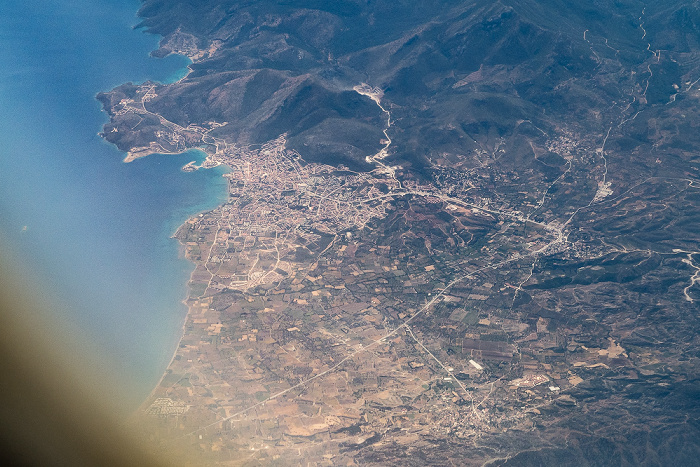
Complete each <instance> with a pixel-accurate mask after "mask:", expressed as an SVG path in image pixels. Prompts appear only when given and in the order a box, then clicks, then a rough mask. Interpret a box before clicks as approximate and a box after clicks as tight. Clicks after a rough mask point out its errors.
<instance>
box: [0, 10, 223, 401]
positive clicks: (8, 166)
mask: <svg viewBox="0 0 700 467" xmlns="http://www.w3.org/2000/svg"><path fill="white" fill-rule="evenodd" d="M139 6H140V2H139V1H138V0H124V1H116V0H113V1H108V0H91V1H87V0H74V1H70V2H66V1H61V0H53V1H49V0H33V1H31V2H27V1H24V0H3V2H2V7H0V61H1V63H2V65H1V66H0V125H2V128H1V129H0V246H2V247H3V248H9V249H10V250H12V254H13V256H14V257H15V258H19V259H20V260H21V261H22V263H23V264H24V265H25V266H26V267H27V268H28V269H29V270H30V271H32V273H34V274H35V275H36V276H37V277H38V279H39V280H40V281H41V283H42V284H43V288H44V291H45V293H46V294H47V295H49V296H50V297H51V299H52V302H55V303H56V304H57V305H56V309H55V310H54V313H55V314H56V315H57V317H58V318H59V319H60V320H61V322H62V323H65V324H66V325H68V326H70V327H71V328H74V329H76V330H78V331H79V334H83V335H84V336H85V339H86V342H87V341H90V342H92V343H95V344H96V345H97V346H98V347H99V351H100V352H103V353H104V354H105V355H109V356H110V359H111V360H110V364H111V365H115V366H117V367H119V372H120V374H124V375H128V376H127V379H128V380H129V382H128V386H129V388H130V389H128V390H129V391H130V395H129V397H128V400H129V403H130V404H132V405H133V407H131V408H132V409H133V408H135V407H136V406H137V405H138V404H139V403H140V402H141V401H142V400H143V399H144V398H145V397H146V396H147V394H148V393H149V392H150V391H151V389H152V388H153V387H154V386H155V384H156V383H157V381H158V379H159V378H160V376H161V375H162V373H163V371H164V369H165V368H166V366H167V364H168V362H169V360H170V358H171V356H172V353H173V351H174V349H175V347H176V346H177V342H178V340H179V337H180V333H181V327H182V323H183V320H184V317H185V314H186V311H187V310H186V308H185V306H184V305H183V304H182V300H183V299H184V298H185V294H186V283H187V280H188V277H189V274H190V272H191V270H192V268H193V266H192V264H191V263H189V262H187V261H186V260H185V259H183V258H182V257H181V254H180V249H179V245H178V243H177V241H176V240H174V239H172V238H171V235H172V234H173V233H174V232H175V230H176V228H177V226H178V225H180V224H181V223H182V222H184V221H185V220H186V219H187V218H188V217H189V216H191V215H194V214H196V213H197V212H201V211H204V210H208V209H212V208H214V207H216V206H217V205H218V204H220V203H222V202H223V201H224V200H225V197H226V183H225V179H224V178H223V177H222V176H221V175H222V170H219V169H214V170H199V171H196V172H192V173H186V172H182V171H181V170H180V168H181V167H182V166H183V165H184V164H186V163H187V162H189V161H191V160H201V158H202V155H203V154H202V153H201V152H198V151H194V152H192V153H189V154H185V155H178V156H172V155H153V156H149V157H147V158H143V159H139V160H136V161H135V162H132V163H129V164H125V163H123V162H122V159H123V157H124V154H122V153H120V152H119V151H118V150H117V149H116V148H114V147H113V146H111V145H109V144H107V143H105V142H104V141H103V140H102V139H101V138H100V137H99V136H98V132H99V131H101V127H102V125H103V124H104V123H105V122H106V121H107V117H106V114H105V113H103V112H102V111H101V106H100V104H99V103H98V102H97V101H96V100H95V94H96V93H97V92H100V91H105V90H109V89H112V88H113V87H115V86H117V85H119V84H122V83H124V82H128V81H131V82H143V81H145V80H148V79H150V80H156V81H160V82H172V81H175V80H177V79H179V78H181V77H182V76H184V74H185V73H186V71H187V69H186V66H187V64H188V63H189V60H188V59H187V58H185V57H181V56H169V57H166V58H165V59H155V58H151V57H150V56H149V52H150V51H151V50H153V49H155V48H157V43H158V40H159V38H158V37H156V36H153V35H150V34H146V33H144V32H143V31H142V30H134V29H133V26H135V25H136V24H138V22H139V19H138V18H137V17H136V12H137V11H138V8H139Z"/></svg>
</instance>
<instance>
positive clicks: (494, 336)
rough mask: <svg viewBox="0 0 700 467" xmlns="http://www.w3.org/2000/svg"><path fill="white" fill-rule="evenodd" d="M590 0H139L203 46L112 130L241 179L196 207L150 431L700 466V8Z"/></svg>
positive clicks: (192, 47)
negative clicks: (169, 354)
mask: <svg viewBox="0 0 700 467" xmlns="http://www.w3.org/2000/svg"><path fill="white" fill-rule="evenodd" d="M171 3H173V2H171ZM584 4H585V7H583V6H581V5H578V4H577V5H569V4H564V3H563V2H558V1H555V0H548V1H540V2H534V1H506V0H502V1H500V2H496V3H494V2H486V1H483V2H482V1H475V2H457V3H453V2H444V1H437V0H433V1H429V2H421V4H420V6H416V7H415V8H409V7H408V6H406V5H403V2H398V3H397V2H384V1H378V2H375V3H372V4H369V3H368V4H364V3H361V2H351V1H347V2H333V3H332V4H328V5H326V4H321V3H319V2H304V1H290V2H284V3H273V2H255V3H251V4H239V3H236V2H215V1H208V2H203V3H202V5H199V6H198V8H199V10H198V11H199V12H200V13H203V14H197V15H193V14H192V11H191V8H192V7H191V5H190V4H189V3H188V2H184V1H182V2H179V1H178V2H174V3H173V5H174V6H173V5H167V6H166V5H165V2H163V1H159V0H146V1H145V2H144V4H143V7H142V9H141V11H140V15H141V17H142V18H143V26H145V27H147V28H148V30H149V31H150V32H153V33H157V34H160V35H161V36H163V40H162V42H161V47H160V49H159V50H158V51H156V52H155V54H156V55H159V56H165V55H168V54H170V53H178V54H183V55H187V56H188V57H190V58H191V60H192V61H193V63H192V65H190V70H191V71H190V74H189V75H187V76H186V77H185V78H183V79H182V80H180V81H178V82H176V83H172V84H168V85H162V84H159V83H156V82H145V83H142V84H125V85H122V86H119V87H117V88H115V89H114V90H112V91H110V92H106V93H103V94H100V95H99V99H100V101H101V102H102V103H103V105H104V108H105V110H106V111H107V112H108V114H109V115H110V122H109V123H107V124H106V125H105V127H104V130H103V136H104V137H105V139H107V140H108V141H110V142H112V143H114V144H116V145H117V147H119V148H120V149H121V150H123V151H125V152H127V154H128V155H127V159H128V160H133V159H134V158H137V157H142V156H147V155H148V154H151V153H179V152H183V151H186V150H189V149H192V148H198V149H201V150H202V151H204V152H205V153H206V154H207V157H206V159H205V160H204V161H203V162H202V164H201V166H199V165H196V164H188V165H187V166H186V170H204V169H206V168H211V167H217V166H225V167H226V168H227V173H226V174H225V175H224V176H225V177H226V179H227V182H228V200H227V201H226V202H225V203H224V204H222V205H221V206H219V207H217V208H215V209H213V210H211V211H208V212H204V213H201V214H199V215H197V216H195V217H192V218H190V219H189V220H188V221H187V222H185V224H183V225H182V226H181V227H180V228H179V229H178V231H177V233H176V237H177V238H178V239H179V240H180V242H181V243H182V245H183V246H184V248H185V254H186V257H187V258H188V259H189V260H191V261H192V262H193V263H194V264H195V270H194V271H193V273H192V275H191V277H190V282H189V289H188V298H187V305H188V307H189V313H188V315H187V319H186V322H185V325H184V334H183V336H182V339H181V341H180V344H179V346H178V349H177V351H176V352H175V355H174V356H173V360H172V362H171V364H170V365H169V368H168V369H167V371H166V373H165V375H164V376H163V378H162V380H161V381H160V383H159V384H158V386H157V387H156V388H155V389H154V391H153V393H152V394H151V396H150V397H149V398H148V400H147V401H146V402H145V403H144V405H143V406H142V409H141V410H140V412H139V417H138V418H139V421H138V425H139V428H138V430H140V431H141V432H142V433H143V434H144V436H146V437H150V438H151V439H152V440H153V444H154V449H166V450H168V451H173V450H175V451H178V450H182V453H183V456H194V457H193V458H192V459H190V460H189V461H190V462H192V463H197V464H202V463H203V464H222V465H300V464H308V465H450V464H459V465H602V464H609V463H612V464H615V465H659V464H662V465H663V464H666V465H669V464H673V465H692V463H693V461H694V459H696V457H697V455H698V454H699V453H700V445H699V444H698V441H697V440H698V439H700V438H699V437H698V434H700V433H699V427H700V424H699V423H698V422H699V421H700V418H699V415H700V410H699V406H698V404H697V395H698V379H697V375H698V364H699V363H700V362H699V360H698V351H697V345H698V330H700V329H699V326H700V323H699V322H698V318H697V316H698V315H697V311H698V308H697V300H699V299H700V292H699V290H698V285H696V283H697V282H698V281H699V280H700V252H699V251H698V248H697V245H698V240H699V238H698V232H699V231H700V229H698V220H700V217H699V216H698V201H699V199H700V192H698V189H699V188H700V180H699V179H698V161H699V160H698V158H697V153H698V149H699V148H698V144H699V143H700V141H698V135H699V134H700V132H698V131H697V130H698V122H699V121H700V115H698V105H697V104H698V99H699V98H700V88H699V87H698V82H699V81H700V66H699V65H698V64H699V63H700V61H699V60H698V58H700V37H699V36H698V35H697V26H698V24H700V20H699V18H700V10H698V7H697V5H696V4H695V3H693V2H688V1H673V2H670V3H666V4H664V5H663V6H662V5H658V4H653V3H650V2H641V1H629V2H624V4H623V3H620V4H616V5H615V6H614V7H613V6H609V5H601V4H599V2H584ZM693 31H694V32H693Z"/></svg>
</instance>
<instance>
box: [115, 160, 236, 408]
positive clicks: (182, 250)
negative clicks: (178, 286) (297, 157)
mask: <svg viewBox="0 0 700 467" xmlns="http://www.w3.org/2000/svg"><path fill="white" fill-rule="evenodd" d="M191 151H201V150H199V149H197V148H192V149H189V150H187V151H184V152H177V153H164V152H159V153H149V154H144V155H142V156H139V157H137V158H135V159H133V160H136V159H141V158H145V157H148V156H157V155H166V156H167V155H184V154H187V153H189V152H191ZM201 152H202V154H204V155H205V156H206V155H207V154H206V153H205V152H204V151H201ZM133 160H132V161H133ZM132 161H128V162H132ZM124 162H127V161H124ZM192 162H199V163H200V164H201V163H202V162H203V161H192ZM192 162H189V164H191V163H192ZM213 168H218V169H219V170H224V172H223V173H222V174H220V175H219V176H220V177H223V176H224V174H225V173H228V171H229V170H230V168H229V167H228V166H226V165H217V166H215V167H210V169H213ZM198 169H199V167H198ZM198 169H197V170H198ZM228 195H229V190H228V181H226V187H225V197H226V199H224V200H218V201H217V204H216V206H214V207H211V208H207V209H202V210H199V211H197V212H195V213H193V214H191V215H189V216H188V217H187V218H186V219H185V220H184V221H182V222H181V223H179V225H178V226H177V227H176V228H175V230H174V231H173V232H172V234H170V236H169V238H171V239H175V240H177V242H178V257H179V258H182V259H184V260H186V261H187V262H188V263H189V265H190V266H191V271H190V273H189V275H188V278H187V282H186V283H185V284H184V287H185V294H184V295H185V296H184V298H183V299H182V300H181V301H180V303H181V304H182V305H184V306H185V307H186V309H187V311H186V313H185V315H184V317H183V318H182V324H181V326H180V328H179V335H178V337H177V343H176V345H175V348H174V349H173V352H172V355H171V356H170V359H169V360H168V364H167V365H166V366H165V368H164V370H163V371H162V373H161V375H160V378H159V379H158V381H157V383H156V384H154V385H153V387H152V388H151V390H150V391H149V393H148V395H146V396H145V397H144V399H143V400H142V401H141V403H140V404H139V405H138V407H137V408H136V409H135V410H134V411H133V413H132V416H134V417H136V416H138V415H139V414H140V413H142V412H143V411H144V410H145V409H146V408H148V406H149V405H150V403H152V402H153V398H154V397H155V393H156V391H157V390H158V389H159V388H160V387H161V384H162V382H163V380H164V379H165V377H166V376H167V375H168V370H169V369H170V368H171V366H172V364H173V362H174V361H175V357H176V356H177V354H178V350H179V349H180V344H181V343H182V340H183V338H184V337H185V334H186V328H187V323H188V322H189V320H190V317H191V314H192V305H191V304H190V300H191V298H192V297H191V296H190V287H189V284H190V283H191V282H192V279H193V275H194V273H195V271H196V263H195V262H194V261H193V260H191V259H190V258H189V257H188V255H187V248H186V245H185V243H183V241H182V240H181V239H180V238H178V236H177V234H178V232H179V231H180V229H181V228H182V227H183V226H184V225H185V224H186V223H187V222H188V221H189V220H190V219H193V218H195V217H197V216H200V215H202V214H205V213H207V212H210V211H212V210H214V209H217V208H219V207H221V206H223V205H224V204H225V203H226V201H227V200H228ZM219 201H220V202H219Z"/></svg>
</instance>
